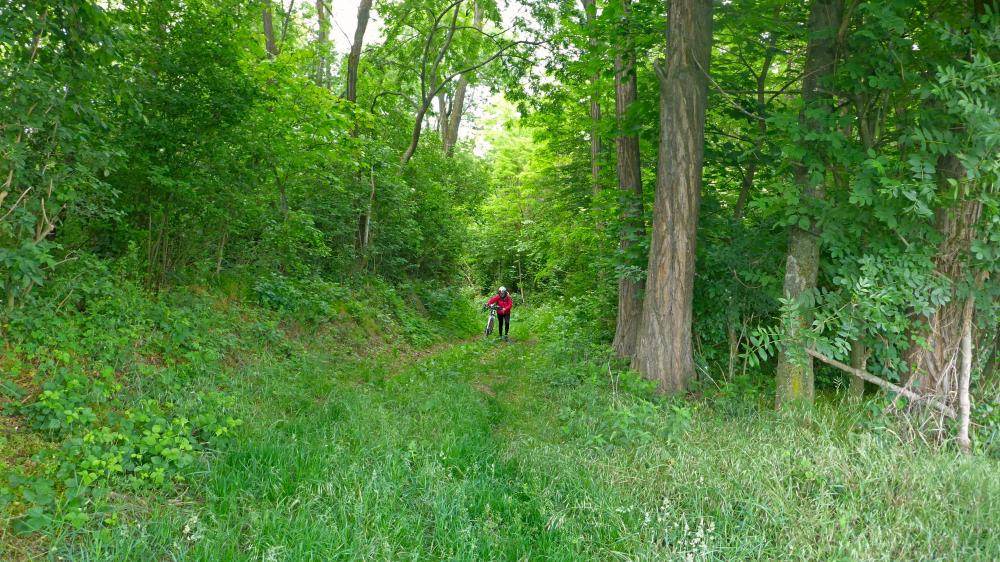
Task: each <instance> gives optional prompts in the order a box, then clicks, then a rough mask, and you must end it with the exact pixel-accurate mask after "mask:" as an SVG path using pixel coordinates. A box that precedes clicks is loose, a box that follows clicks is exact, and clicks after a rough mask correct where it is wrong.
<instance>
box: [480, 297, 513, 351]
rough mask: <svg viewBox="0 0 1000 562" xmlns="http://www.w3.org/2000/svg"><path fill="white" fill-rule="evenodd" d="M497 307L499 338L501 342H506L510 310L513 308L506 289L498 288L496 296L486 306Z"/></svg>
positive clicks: (508, 331)
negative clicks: (493, 305) (492, 305)
mask: <svg viewBox="0 0 1000 562" xmlns="http://www.w3.org/2000/svg"><path fill="white" fill-rule="evenodd" d="M491 304H495V305H497V321H499V323H500V331H499V334H498V335H499V336H500V339H502V340H503V341H508V337H507V334H509V333H510V309H511V308H513V307H514V301H513V300H511V298H510V293H508V292H507V287H500V289H499V290H497V294H496V296H494V297H493V298H491V299H490V300H489V302H487V303H486V306H490V305H491Z"/></svg>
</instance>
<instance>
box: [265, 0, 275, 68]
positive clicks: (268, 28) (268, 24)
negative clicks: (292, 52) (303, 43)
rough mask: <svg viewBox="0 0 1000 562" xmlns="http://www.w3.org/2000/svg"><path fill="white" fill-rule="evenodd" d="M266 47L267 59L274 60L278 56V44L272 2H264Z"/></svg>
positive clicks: (268, 0) (269, 0) (267, 0)
mask: <svg viewBox="0 0 1000 562" xmlns="http://www.w3.org/2000/svg"><path fill="white" fill-rule="evenodd" d="M262 18H263V22H264V47H265V48H266V49H267V58H269V59H273V58H274V57H276V56H278V43H277V42H276V41H275V40H274V15H273V13H272V9H271V0H264V13H263V15H262Z"/></svg>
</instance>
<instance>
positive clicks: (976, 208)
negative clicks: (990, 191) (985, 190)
mask: <svg viewBox="0 0 1000 562" xmlns="http://www.w3.org/2000/svg"><path fill="white" fill-rule="evenodd" d="M938 172H939V174H940V176H941V186H942V189H950V187H949V186H948V180H955V181H959V182H961V180H962V178H964V176H965V170H964V168H963V167H962V164H961V163H960V162H959V160H958V158H956V157H955V156H953V155H949V156H947V157H944V158H942V160H941V162H940V164H939V165H938ZM982 212H983V205H982V203H981V202H979V201H975V200H968V199H966V200H963V201H960V202H959V203H958V204H957V205H956V206H955V207H952V208H940V209H938V210H937V213H936V214H937V216H936V221H937V230H938V232H939V233H940V234H941V236H942V237H943V238H944V240H943V241H942V242H941V243H940V244H939V245H938V250H937V255H936V256H935V258H934V269H935V271H936V272H937V273H938V274H939V275H941V276H942V277H944V278H946V279H949V280H950V281H951V282H952V290H951V295H950V300H949V301H948V302H947V303H945V304H944V305H942V306H940V307H938V308H937V309H936V310H935V311H934V313H933V314H931V316H930V317H927V318H922V319H920V320H919V325H920V326H921V328H920V329H918V330H917V333H915V334H913V335H911V342H912V343H911V345H910V348H909V349H908V350H907V351H906V354H905V357H906V360H907V364H908V366H909V371H908V373H907V375H906V377H905V380H906V382H908V383H909V384H910V385H911V386H912V387H913V388H914V390H916V391H917V392H918V393H920V394H924V395H937V396H939V397H941V398H947V397H948V395H949V394H951V393H952V392H954V391H955V390H956V385H957V382H958V381H957V380H956V377H955V376H954V374H955V373H956V372H957V371H956V364H955V363H956V361H955V358H956V357H957V356H958V353H959V347H960V345H961V338H962V314H963V307H964V305H963V303H962V301H961V300H960V299H959V298H958V292H957V290H956V289H955V287H954V285H956V284H958V283H960V282H961V280H962V279H963V278H964V277H965V275H966V268H965V263H964V258H965V257H966V256H967V255H968V253H969V249H970V247H971V245H972V241H973V239H975V236H976V223H978V222H979V219H980V217H981V216H982ZM920 340H924V341H925V342H926V344H927V345H926V347H924V346H922V345H920V344H919V343H918V342H919V341H920ZM914 377H916V380H911V379H912V378H914Z"/></svg>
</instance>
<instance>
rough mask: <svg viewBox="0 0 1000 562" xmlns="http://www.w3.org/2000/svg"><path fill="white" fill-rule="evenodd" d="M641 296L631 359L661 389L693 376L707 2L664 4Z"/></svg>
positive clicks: (709, 18)
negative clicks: (662, 66)
mask: <svg viewBox="0 0 1000 562" xmlns="http://www.w3.org/2000/svg"><path fill="white" fill-rule="evenodd" d="M668 26H669V32H668V39H667V65H666V66H667V68H666V71H665V72H664V71H662V70H660V71H659V72H658V73H659V75H660V148H659V153H658V161H657V178H656V203H655V207H654V216H653V239H652V247H651V249H650V253H649V266H648V268H647V271H648V275H647V282H646V298H645V302H644V303H643V310H642V323H641V326H640V328H639V337H638V339H637V348H636V354H635V359H634V360H633V365H634V366H635V368H636V370H638V371H639V372H640V373H642V375H643V376H645V377H646V378H649V379H652V380H655V381H656V382H657V388H658V389H659V390H660V391H661V392H677V391H683V390H684V389H686V388H687V385H688V383H689V382H690V381H691V380H692V379H693V378H694V375H695V371H694V356H693V350H692V335H691V322H692V299H693V297H694V266H695V249H696V242H697V230H698V208H699V206H700V203H701V180H702V164H703V160H704V151H705V143H704V140H705V103H706V98H707V93H708V92H707V88H708V67H709V59H710V56H711V47H712V0H676V1H674V2H672V3H671V4H670V16H669V23H668Z"/></svg>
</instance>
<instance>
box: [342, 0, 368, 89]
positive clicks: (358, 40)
mask: <svg viewBox="0 0 1000 562" xmlns="http://www.w3.org/2000/svg"><path fill="white" fill-rule="evenodd" d="M371 9H372V0H361V3H360V4H359V5H358V26H357V27H356V28H355V29H354V42H353V43H351V53H350V54H349V55H348V56H347V95H346V97H345V99H346V100H347V101H350V102H357V101H358V65H359V64H360V63H361V47H362V46H363V45H364V41H365V29H367V28H368V19H369V16H370V14H371Z"/></svg>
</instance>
